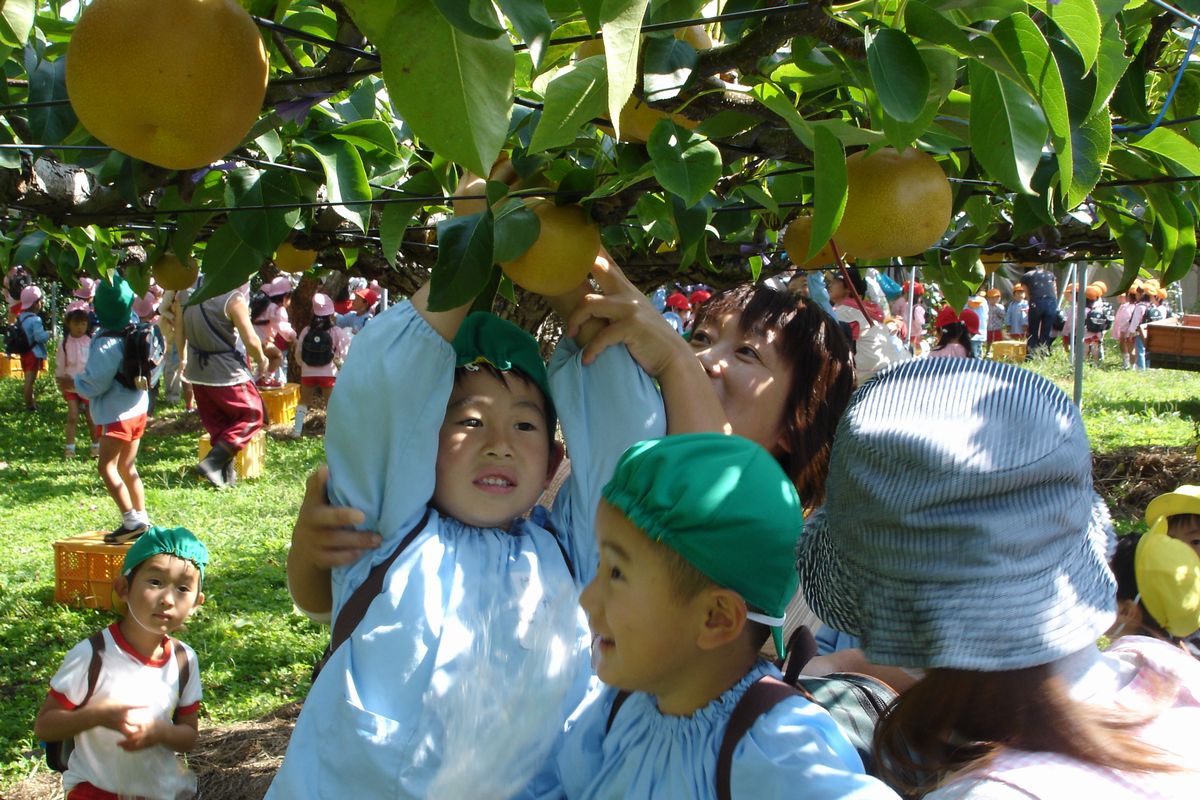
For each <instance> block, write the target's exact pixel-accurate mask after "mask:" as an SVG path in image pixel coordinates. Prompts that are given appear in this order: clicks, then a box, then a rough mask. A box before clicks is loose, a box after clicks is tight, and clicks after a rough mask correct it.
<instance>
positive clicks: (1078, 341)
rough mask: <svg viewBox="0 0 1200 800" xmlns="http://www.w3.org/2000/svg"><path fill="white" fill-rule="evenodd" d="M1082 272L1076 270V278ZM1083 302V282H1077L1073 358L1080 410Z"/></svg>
mask: <svg viewBox="0 0 1200 800" xmlns="http://www.w3.org/2000/svg"><path fill="white" fill-rule="evenodd" d="M1081 272H1082V270H1079V269H1076V271H1075V277H1076V278H1078V277H1079V275H1080V273H1081ZM1085 274H1086V273H1085ZM1083 302H1084V294H1083V281H1082V280H1076V281H1075V305H1074V307H1073V308H1072V309H1071V356H1072V358H1073V359H1074V361H1075V395H1074V400H1075V407H1076V408H1079V409H1082V408H1083V406H1082V405H1081V403H1082V401H1083V326H1082V325H1080V324H1079V319H1080V315H1079V312H1080V309H1081V308H1082V307H1083Z"/></svg>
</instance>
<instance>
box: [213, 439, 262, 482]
mask: <svg viewBox="0 0 1200 800" xmlns="http://www.w3.org/2000/svg"><path fill="white" fill-rule="evenodd" d="M209 450H212V440H211V439H210V438H209V436H208V434H207V433H206V434H204V435H203V436H201V437H200V455H199V456H198V457H199V458H204V457H205V456H206V455H208V451H209ZM266 462H267V435H266V433H264V432H263V431H261V430H260V431H259V432H258V433H256V434H254V436H253V437H251V439H250V441H249V442H247V443H246V446H245V447H243V448H242V449H241V450H239V451H238V454H237V457H236V458H235V459H234V461H233V466H234V469H236V470H237V476H238V477H239V478H260V477H262V475H263V473H264V472H266V471H267V463H266Z"/></svg>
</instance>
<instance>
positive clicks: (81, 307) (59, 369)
mask: <svg viewBox="0 0 1200 800" xmlns="http://www.w3.org/2000/svg"><path fill="white" fill-rule="evenodd" d="M64 327H65V328H66V335H65V336H64V337H63V339H62V341H61V342H59V345H58V354H57V358H56V361H55V364H54V382H55V383H57V384H58V390H59V391H60V392H62V396H63V399H64V400H66V401H67V426H66V431H65V433H66V439H67V444H66V448H65V450H64V451H63V458H74V457H75V431H76V428H77V426H78V424H79V418H80V416H81V412H82V416H83V419H84V422H85V423H86V424H87V429H88V433H89V438H90V439H91V440H92V447H91V455H92V457H93V458H95V457H96V456H98V455H99V454H100V442H99V441H98V440H97V439H96V437H95V432H94V430H93V428H92V422H91V415H90V414H89V413H88V401H87V400H85V399H84V398H83V397H82V396H81V395H80V394H79V393H78V392H76V391H75V376H76V375H78V374H79V373H81V372H83V369H84V367H85V366H87V359H88V351H89V350H90V348H91V345H92V337H91V336H88V332H87V331H88V305H87V303H84V302H82V301H79V300H77V301H75V302H74V303H71V305H69V306H67V316H66V320H65V325H64Z"/></svg>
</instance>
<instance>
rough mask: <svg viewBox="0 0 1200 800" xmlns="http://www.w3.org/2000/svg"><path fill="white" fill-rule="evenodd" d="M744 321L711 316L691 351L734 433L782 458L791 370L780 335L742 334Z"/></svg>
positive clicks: (695, 333) (699, 328)
mask: <svg viewBox="0 0 1200 800" xmlns="http://www.w3.org/2000/svg"><path fill="white" fill-rule="evenodd" d="M739 318H740V317H739V315H737V314H724V315H721V316H709V317H708V318H707V319H705V320H704V322H703V323H701V324H700V325H698V326H697V327H696V330H695V331H693V332H692V340H691V344H692V350H693V351H694V352H695V353H696V358H698V359H700V364H701V366H703V367H704V371H705V372H707V373H708V377H709V379H710V380H711V381H712V385H713V390H714V391H715V392H716V393H717V399H718V400H720V402H721V407H722V408H723V409H724V410H725V418H726V419H727V420H728V421H729V425H730V428H731V429H732V433H735V434H737V435H738V436H744V437H745V438H747V439H750V440H751V441H754V442H757V443H758V444H760V445H762V446H763V447H764V448H765V449H766V450H768V451H770V452H771V453H775V454H777V453H778V452H779V451H780V448H781V442H782V439H783V434H784V424H783V421H784V411H785V410H786V406H787V397H788V391H789V389H790V387H791V385H792V369H791V365H790V364H788V363H787V362H786V361H785V360H784V358H783V354H782V352H781V350H780V343H781V338H782V334H781V333H780V331H778V330H775V329H765V330H758V331H754V330H749V331H746V332H745V333H743V332H742V331H741V330H739V328H738V320H739Z"/></svg>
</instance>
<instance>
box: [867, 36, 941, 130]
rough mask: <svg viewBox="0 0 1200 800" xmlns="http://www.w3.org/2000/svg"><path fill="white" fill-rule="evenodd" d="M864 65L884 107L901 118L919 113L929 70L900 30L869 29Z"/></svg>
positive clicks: (923, 103)
mask: <svg viewBox="0 0 1200 800" xmlns="http://www.w3.org/2000/svg"><path fill="white" fill-rule="evenodd" d="M867 66H868V68H869V69H870V72H871V80H872V81H873V82H874V84H875V91H876V92H878V93H879V101H880V102H881V103H882V104H883V110H884V111H886V112H887V113H888V114H889V115H890V116H892V117H893V118H895V119H898V120H900V121H901V122H912V121H914V120H915V119H916V118H917V117H918V116H920V114H921V111H922V110H923V109H924V108H925V101H926V99H927V98H928V97H929V70H928V69H926V67H925V62H924V61H922V60H921V54H920V53H919V52H917V47H916V45H914V44H913V43H912V40H911V39H909V38H908V36H906V35H905V34H904V32H903V31H898V30H896V29H895V28H880V29H877V30H875V31H874V32H871V31H868V32H867Z"/></svg>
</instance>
